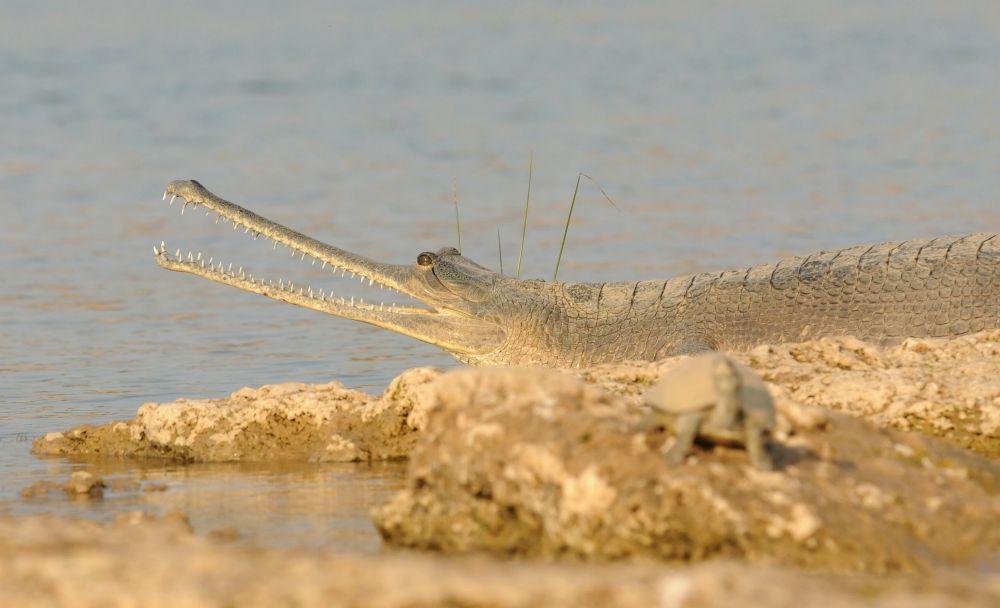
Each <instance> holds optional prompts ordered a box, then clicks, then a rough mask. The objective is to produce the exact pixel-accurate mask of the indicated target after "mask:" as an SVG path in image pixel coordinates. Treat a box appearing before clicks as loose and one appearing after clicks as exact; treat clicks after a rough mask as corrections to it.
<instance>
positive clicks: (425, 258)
mask: <svg viewBox="0 0 1000 608" xmlns="http://www.w3.org/2000/svg"><path fill="white" fill-rule="evenodd" d="M433 263H434V254H433V253H427V252H426V251H425V252H424V253H421V254H420V255H418V256H417V264H420V265H421V266H430V265H431V264H433Z"/></svg>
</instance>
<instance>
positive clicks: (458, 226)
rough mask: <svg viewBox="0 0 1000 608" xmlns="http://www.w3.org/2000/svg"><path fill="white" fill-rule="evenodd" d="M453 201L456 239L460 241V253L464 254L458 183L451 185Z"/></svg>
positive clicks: (454, 182)
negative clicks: (459, 216)
mask: <svg viewBox="0 0 1000 608" xmlns="http://www.w3.org/2000/svg"><path fill="white" fill-rule="evenodd" d="M451 200H452V201H454V202H455V237H456V239H458V252H459V253H462V225H461V224H460V223H459V221H458V181H457V180H456V181H453V182H452V183H451Z"/></svg>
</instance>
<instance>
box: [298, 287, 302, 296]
mask: <svg viewBox="0 0 1000 608" xmlns="http://www.w3.org/2000/svg"><path fill="white" fill-rule="evenodd" d="M299 295H300V296H301V295H302V288H301V287H299Z"/></svg>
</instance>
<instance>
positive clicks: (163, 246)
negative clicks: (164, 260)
mask: <svg viewBox="0 0 1000 608" xmlns="http://www.w3.org/2000/svg"><path fill="white" fill-rule="evenodd" d="M166 250H167V244H166V243H165V242H163V241H160V251H166Z"/></svg>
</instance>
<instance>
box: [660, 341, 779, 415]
mask: <svg viewBox="0 0 1000 608" xmlns="http://www.w3.org/2000/svg"><path fill="white" fill-rule="evenodd" d="M727 360H728V361H729V362H730V363H732V365H733V368H734V369H735V370H736V373H737V374H738V375H739V377H740V384H741V387H740V407H741V409H742V410H743V411H744V413H745V414H746V415H747V416H752V417H754V418H758V419H760V420H761V422H762V423H763V425H764V427H765V428H770V427H772V426H773V425H774V402H773V401H772V399H771V394H770V393H768V391H767V385H766V384H765V383H764V380H763V379H762V378H761V377H760V376H759V375H758V374H757V372H755V371H753V370H752V369H750V368H749V367H747V366H746V365H743V364H742V363H740V362H738V361H735V360H733V359H731V358H729V357H727V356H726V355H723V354H721V353H709V354H704V355H698V356H696V357H691V358H690V359H688V360H686V361H683V362H681V363H679V364H678V365H677V366H675V367H674V368H672V369H671V370H669V371H668V372H667V373H665V374H663V376H661V377H660V379H659V381H658V382H657V383H656V384H655V385H653V387H652V388H651V389H649V391H647V392H646V397H645V401H646V404H647V405H649V406H651V407H653V408H654V409H656V410H659V411H662V412H664V413H667V414H672V415H680V414H687V413H690V412H696V411H698V410H705V409H709V408H711V407H713V406H715V404H716V401H717V398H718V395H717V389H716V384H715V377H714V375H715V370H717V369H718V367H719V365H720V364H721V363H723V362H724V361H727Z"/></svg>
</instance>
